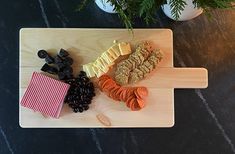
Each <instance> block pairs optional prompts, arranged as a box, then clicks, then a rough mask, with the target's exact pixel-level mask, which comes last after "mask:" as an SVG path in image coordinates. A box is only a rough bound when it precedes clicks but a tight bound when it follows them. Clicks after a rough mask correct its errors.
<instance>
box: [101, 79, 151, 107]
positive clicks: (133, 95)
mask: <svg viewBox="0 0 235 154" xmlns="http://www.w3.org/2000/svg"><path fill="white" fill-rule="evenodd" d="M98 86H99V88H100V90H101V91H102V92H105V93H106V94H107V95H108V96H109V97H110V98H112V99H114V100H116V101H123V102H125V103H126V106H127V107H129V108H130V109H131V110H132V111H137V110H140V109H142V108H143V107H145V104H146V103H145V102H144V100H143V98H144V97H146V96H147V95H148V90H147V88H146V87H122V86H120V85H118V84H117V83H116V82H115V81H114V80H113V79H112V78H111V77H109V76H108V75H102V76H101V77H100V78H99V80H98Z"/></svg>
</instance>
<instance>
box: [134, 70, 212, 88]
mask: <svg viewBox="0 0 235 154" xmlns="http://www.w3.org/2000/svg"><path fill="white" fill-rule="evenodd" d="M137 85H142V86H143V85H144V86H147V87H149V88H207V87H208V71H207V69H205V68H164V67H160V68H156V71H154V72H152V73H151V74H150V75H149V76H148V77H146V79H144V80H142V81H140V82H139V83H138V84H137Z"/></svg>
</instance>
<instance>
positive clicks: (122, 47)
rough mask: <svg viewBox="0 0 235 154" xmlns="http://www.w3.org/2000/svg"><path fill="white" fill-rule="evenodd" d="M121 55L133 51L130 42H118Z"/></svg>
mask: <svg viewBox="0 0 235 154" xmlns="http://www.w3.org/2000/svg"><path fill="white" fill-rule="evenodd" d="M118 46H119V50H120V52H121V55H127V54H130V53H131V46H130V44H129V43H126V42H121V43H119V44H118Z"/></svg>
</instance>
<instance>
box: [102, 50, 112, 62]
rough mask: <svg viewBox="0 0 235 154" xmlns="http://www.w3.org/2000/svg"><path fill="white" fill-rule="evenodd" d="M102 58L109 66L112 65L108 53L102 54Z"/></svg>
mask: <svg viewBox="0 0 235 154" xmlns="http://www.w3.org/2000/svg"><path fill="white" fill-rule="evenodd" d="M101 57H102V58H103V59H104V60H105V62H106V63H107V64H108V65H109V64H110V63H112V62H111V61H110V59H109V57H108V54H107V53H106V52H104V53H102V55H101Z"/></svg>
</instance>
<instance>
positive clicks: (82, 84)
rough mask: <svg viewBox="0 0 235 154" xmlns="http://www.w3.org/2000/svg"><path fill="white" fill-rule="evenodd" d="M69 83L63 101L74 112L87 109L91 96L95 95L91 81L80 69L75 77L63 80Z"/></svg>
mask: <svg viewBox="0 0 235 154" xmlns="http://www.w3.org/2000/svg"><path fill="white" fill-rule="evenodd" d="M65 82H66V83H68V84H70V88H69V90H68V93H67V96H66V98H65V103H67V104H68V105H69V107H71V108H72V109H73V111H74V112H83V111H85V110H88V109H89V104H91V101H92V98H93V97H94V96H95V88H94V85H93V83H92V82H91V81H90V79H89V78H88V77H87V75H86V73H85V72H84V71H80V73H79V75H78V77H77V78H74V79H69V80H66V81H65Z"/></svg>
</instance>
